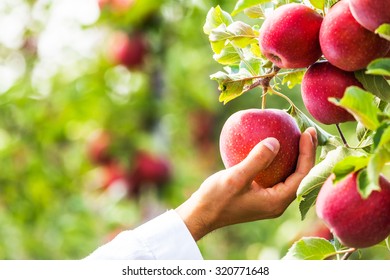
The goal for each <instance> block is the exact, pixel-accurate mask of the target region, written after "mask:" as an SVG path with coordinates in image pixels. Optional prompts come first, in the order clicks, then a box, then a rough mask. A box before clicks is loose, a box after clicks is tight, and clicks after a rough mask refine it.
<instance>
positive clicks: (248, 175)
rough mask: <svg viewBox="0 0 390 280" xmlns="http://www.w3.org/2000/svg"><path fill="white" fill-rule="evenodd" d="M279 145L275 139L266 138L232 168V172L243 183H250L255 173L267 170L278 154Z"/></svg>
mask: <svg viewBox="0 0 390 280" xmlns="http://www.w3.org/2000/svg"><path fill="white" fill-rule="evenodd" d="M279 148H280V144H279V141H278V140H277V139H276V138H272V137H270V138H266V139H264V140H263V141H261V142H260V143H259V144H257V145H256V146H255V147H254V148H253V149H252V151H251V152H250V153H249V154H248V156H247V157H246V158H245V159H244V160H243V161H242V162H240V163H239V164H237V165H235V166H233V167H232V172H233V173H235V174H237V175H238V176H240V177H241V179H243V180H244V181H245V182H247V183H248V182H252V181H253V179H254V178H255V177H256V175H257V173H258V172H259V171H261V170H264V169H265V168H267V167H268V166H269V165H270V164H271V162H272V161H273V160H274V158H275V156H276V155H277V153H278V152H279Z"/></svg>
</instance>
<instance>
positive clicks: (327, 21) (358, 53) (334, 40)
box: [320, 1, 390, 71]
mask: <svg viewBox="0 0 390 280" xmlns="http://www.w3.org/2000/svg"><path fill="white" fill-rule="evenodd" d="M320 45H321V50H322V53H323V54H324V56H325V58H326V59H327V60H328V61H329V62H330V63H332V64H333V65H334V66H336V67H338V68H340V69H343V70H345V71H356V70H359V69H363V68H365V67H366V66H367V65H368V64H369V63H370V62H371V61H372V60H373V59H376V58H379V57H383V56H384V55H385V54H386V53H387V52H388V50H389V48H390V42H389V41H387V40H385V39H382V38H381V37H379V36H378V35H377V34H375V33H373V32H371V31H369V30H367V29H365V28H364V27H363V26H361V25H360V24H359V23H358V22H357V21H356V20H355V19H354V17H353V16H352V14H351V11H350V9H349V4H348V1H340V2H338V3H336V4H335V5H334V6H333V7H332V8H331V9H330V10H329V12H328V14H326V16H325V17H324V20H323V22H322V25H321V29H320Z"/></svg>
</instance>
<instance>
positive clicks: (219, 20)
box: [203, 6, 233, 35]
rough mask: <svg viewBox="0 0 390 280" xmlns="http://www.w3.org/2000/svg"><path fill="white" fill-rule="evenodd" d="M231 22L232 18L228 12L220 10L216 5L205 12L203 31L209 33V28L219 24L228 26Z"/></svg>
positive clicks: (211, 28)
mask: <svg viewBox="0 0 390 280" xmlns="http://www.w3.org/2000/svg"><path fill="white" fill-rule="evenodd" d="M231 23H233V18H232V17H231V16H230V15H229V13H228V12H225V11H224V10H222V9H221V7H220V6H217V7H215V8H211V9H210V10H209V12H208V13H207V16H206V22H205V24H204V26H203V32H204V33H205V34H207V35H209V34H210V32H211V30H213V29H215V28H217V27H218V26H220V25H221V24H225V25H226V26H228V25H230V24H231Z"/></svg>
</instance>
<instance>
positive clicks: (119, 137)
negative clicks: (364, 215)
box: [0, 0, 388, 259]
mask: <svg viewBox="0 0 390 280" xmlns="http://www.w3.org/2000/svg"><path fill="white" fill-rule="evenodd" d="M99 2H100V3H101V9H100V8H99V5H98V3H97V0H82V1H80V0H39V1H27V0H2V1H1V3H0V224H1V227H0V259H80V258H83V257H85V256H86V255H88V254H89V253H90V252H92V251H93V250H94V249H95V248H97V247H98V246H100V245H101V244H103V243H105V242H107V241H108V240H110V239H111V238H113V236H115V234H116V233H118V231H120V230H123V229H128V228H134V227H135V226H137V225H139V224H141V223H143V222H145V221H146V220H148V219H150V218H152V217H154V216H156V215H157V214H159V213H162V212H163V211H165V210H166V209H169V208H174V207H177V206H178V205H179V204H180V203H182V202H183V201H184V200H185V199H186V198H187V197H189V195H190V194H191V193H192V192H193V191H194V190H196V189H197V187H198V186H199V185H200V184H201V182H202V181H203V180H204V179H205V178H206V177H207V176H209V175H210V174H212V173H213V172H215V171H217V170H219V169H221V168H223V166H222V162H221V160H220V157H219V152H218V137H219V132H220V129H221V127H222V124H223V123H224V121H225V120H226V118H227V117H228V116H229V115H230V114H231V113H233V112H235V111H237V110H240V109H245V108H249V107H254V106H256V104H258V107H260V104H261V98H260V94H259V93H260V92H257V91H256V90H254V91H253V92H251V93H248V94H247V95H246V96H245V97H242V98H240V99H238V100H237V101H235V102H231V103H229V104H227V105H222V104H221V103H218V95H219V92H218V90H217V85H216V84H215V82H214V81H211V80H210V79H209V75H210V74H211V73H214V72H215V71H216V70H217V69H218V67H219V66H218V65H217V63H216V62H215V61H213V59H212V52H211V49H210V46H209V43H208V39H207V36H205V35H204V33H203V30H202V27H203V24H204V21H205V17H206V15H207V11H208V10H209V9H210V7H212V6H215V5H217V4H219V5H221V6H222V7H223V8H224V9H225V10H228V11H232V10H233V9H234V3H232V1H227V0H226V1H211V0H200V1H184V0H180V1H177V0H161V1H160V0H148V1H146V0H129V1H125V0H123V1H118V0H116V1H115V0H112V1H99ZM109 2H111V4H110V3H109ZM104 3H106V4H104ZM107 3H108V4H107ZM112 3H122V4H121V5H122V7H123V5H124V7H125V8H124V9H121V8H120V7H121V6H120V5H119V6H118V7H119V8H118V7H115V6H113V5H114V4H112ZM110 5H111V6H110ZM117 32H126V33H128V34H133V33H134V32H138V33H141V34H143V35H144V37H145V38H146V41H147V44H148V52H147V54H146V57H145V61H144V63H143V64H142V65H140V66H137V67H136V68H131V67H126V66H124V65H119V64H114V63H113V62H112V61H111V60H110V59H109V57H110V55H109V54H108V52H110V47H109V46H110V45H109V44H108V42H109V41H110V37H111V36H112V34H114V33H117ZM289 94H291V99H293V100H294V102H296V104H302V101H301V99H300V95H299V89H297V88H294V90H293V91H291V93H289ZM284 102H285V101H283V100H280V99H278V97H274V98H272V100H271V99H270V100H269V103H268V104H269V106H270V107H278V108H285V109H287V107H288V106H287V104H285V103H284ZM349 126H350V125H346V127H345V130H346V131H353V130H354V127H352V126H350V127H349ZM327 129H328V130H330V131H331V132H332V133H335V129H334V128H331V127H329V128H327ZM101 131H103V132H105V133H108V135H109V136H110V141H109V143H108V145H109V148H108V150H109V155H110V159H111V163H115V166H119V167H118V169H119V171H118V170H117V173H115V174H116V175H115V176H114V178H111V177H110V176H112V174H111V173H109V172H108V171H107V170H108V169H107V166H105V165H104V164H102V163H96V162H94V161H93V160H91V158H90V154H89V152H88V151H89V150H90V149H91V147H90V145H91V139H92V137H93V135H96V133H99V132H101ZM140 151H143V152H146V153H148V154H150V155H153V156H155V157H158V158H162V159H164V160H165V161H167V162H169V166H170V169H169V170H170V171H169V172H171V174H170V176H169V180H168V181H164V183H159V182H155V181H153V182H152V181H150V180H149V181H143V182H141V183H137V184H138V185H137V188H139V192H137V193H135V194H134V193H133V192H130V191H129V190H128V189H129V188H130V189H131V188H134V184H135V183H134V180H133V179H134V178H133V177H131V178H130V175H129V174H131V172H132V170H134V168H135V166H136V160H135V159H136V155H137V153H139V152H140ZM110 170H111V169H110ZM108 177H110V178H108ZM114 179H120V180H114ZM314 222H315V218H314V216H313V215H312V217H311V218H308V219H306V220H305V221H304V222H301V221H300V217H299V211H298V209H297V205H296V204H293V205H292V206H291V207H290V208H289V209H288V210H287V211H286V213H285V214H284V215H283V216H282V217H280V218H278V219H275V220H272V221H259V222H254V223H248V224H242V225H236V226H231V227H228V228H225V229H221V230H219V231H217V232H215V233H212V234H210V235H209V236H207V237H205V238H204V239H203V240H201V241H200V242H199V246H200V248H201V250H202V252H203V255H204V257H205V258H206V259H257V258H263V259H266V258H271V259H279V258H281V257H282V256H283V255H284V254H285V252H286V251H287V248H288V247H289V246H290V245H291V243H292V242H293V241H294V240H295V239H296V238H297V237H298V236H300V235H301V234H304V232H307V230H308V228H309V229H310V227H312V226H313V223H314ZM361 257H362V258H388V253H386V250H382V248H381V247H380V246H377V247H375V248H373V249H370V250H367V251H364V252H363V253H362V255H361Z"/></svg>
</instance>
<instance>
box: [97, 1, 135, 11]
mask: <svg viewBox="0 0 390 280" xmlns="http://www.w3.org/2000/svg"><path fill="white" fill-rule="evenodd" d="M134 2H135V0H98V5H99V7H100V9H101V10H102V9H105V8H108V9H110V10H112V11H114V12H118V13H125V12H126V11H127V10H128V9H129V8H131V6H133V5H134Z"/></svg>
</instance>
